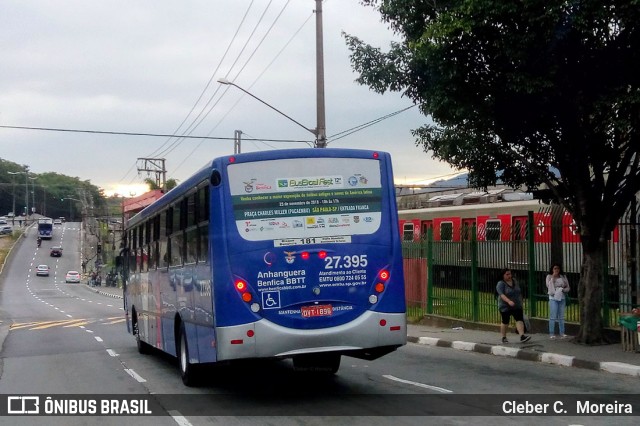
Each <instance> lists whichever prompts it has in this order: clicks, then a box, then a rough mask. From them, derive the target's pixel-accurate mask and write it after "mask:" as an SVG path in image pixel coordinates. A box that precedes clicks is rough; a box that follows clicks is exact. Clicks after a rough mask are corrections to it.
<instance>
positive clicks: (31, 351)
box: [0, 223, 640, 426]
mask: <svg viewBox="0 0 640 426" xmlns="http://www.w3.org/2000/svg"><path fill="white" fill-rule="evenodd" d="M32 232H33V231H32ZM79 232H80V231H79V224H77V223H66V224H64V225H62V226H56V232H55V237H54V240H53V241H51V242H47V241H45V242H43V245H42V247H41V248H40V249H38V248H37V247H36V244H35V234H34V235H31V236H28V237H27V238H26V239H25V240H24V241H22V242H21V244H19V245H18V246H17V247H16V248H15V250H16V251H15V252H14V253H12V256H11V260H10V263H9V264H8V265H6V267H5V269H4V271H3V273H2V277H1V278H0V320H1V321H2V328H1V330H2V335H1V336H0V339H3V342H2V351H1V352H0V357H1V358H0V360H1V364H0V367H1V371H0V373H1V375H0V395H16V394H17V395H22V394H30V395H32V394H39V395H42V394H52V395H60V394H72V395H84V396H85V397H87V398H91V397H93V396H100V395H114V394H118V395H127V396H136V395H138V396H140V397H144V398H148V399H150V400H152V401H153V402H154V403H155V404H156V405H155V406H158V407H160V409H161V412H160V414H162V415H161V416H157V417H156V416H153V417H126V418H123V417H102V416H77V417H62V416H60V417H56V416H54V417H28V418H27V417H12V418H10V419H9V420H11V421H10V424H16V425H22V424H24V425H31V424H33V425H44V424H46V425H51V424H60V425H76V424H77V425H84V424H88V425H92V424H96V425H97V424H100V425H111V424H114V425H116V424H117V425H120V424H122V423H123V422H127V423H131V424H134V425H146V424H150V425H151V424H153V425H176V424H179V425H184V426H188V425H210V424H225V425H234V424H238V425H244V424H256V425H258V424H283V425H287V424H292V425H293V424H295V425H315V424H322V425H326V424H347V423H349V424H354V425H359V424H363V425H364V424H367V425H371V424H373V425H382V424H384V425H386V424H389V423H390V422H393V423H394V424H401V425H404V424H406V425H423V424H492V425H494V424H498V425H500V424H505V425H506V424H513V423H515V422H517V423H521V424H536V425H537V424H540V423H541V422H544V423H545V424H558V425H567V424H589V425H593V424H609V423H611V422H612V421H614V422H615V424H617V425H623V424H637V417H635V418H630V417H616V418H615V419H614V420H612V419H611V418H610V417H607V416H602V417H593V416H581V417H561V416H548V417H544V418H541V417H537V416H527V417H519V416H515V415H505V414H504V413H503V412H502V411H503V404H504V403H507V404H510V401H511V400H514V399H518V400H520V399H523V398H524V399H527V398H529V397H528V396H527V395H533V397H532V398H533V399H532V400H533V401H534V402H535V401H538V400H539V399H540V398H543V397H545V398H550V399H551V402H552V403H553V402H554V401H561V402H562V403H563V404H567V405H568V404H573V403H574V402H573V401H572V398H573V396H574V395H584V394H592V395H591V396H589V395H584V398H588V399H594V398H595V399H601V398H602V397H601V396H600V397H595V396H594V395H604V396H605V400H608V398H606V396H607V395H623V396H624V395H635V400H636V401H638V400H640V398H637V394H638V392H639V391H640V386H639V385H640V383H639V382H638V380H637V378H633V377H624V376H621V377H618V376H612V375H610V374H606V373H602V372H597V371H591V370H580V369H568V368H563V367H559V366H555V365H545V364H542V363H528V362H525V361H519V360H515V359H505V358H502V357H491V356H487V355H482V354H477V353H468V352H459V351H453V350H450V349H446V348H437V347H428V346H422V345H414V344H409V345H407V346H406V347H404V348H402V349H400V350H398V351H396V352H395V353H392V354H390V355H388V356H386V357H383V358H381V359H379V360H375V361H364V360H359V359H353V358H348V357H344V358H343V360H342V366H341V369H340V371H339V372H338V374H337V375H336V376H334V377H330V378H319V377H315V376H306V375H300V374H295V373H294V372H293V369H292V366H291V363H290V362H289V361H261V362H252V363H248V362H247V363H239V364H237V365H233V366H218V367H216V368H208V369H206V370H205V371H204V372H203V383H202V385H201V386H199V387H195V388H187V387H185V386H184V385H183V384H182V382H181V380H180V376H179V373H178V369H177V366H176V364H175V360H174V359H173V358H171V357H168V356H164V355H162V354H159V353H153V354H150V355H141V354H139V353H138V352H137V348H136V345H135V341H134V339H133V337H132V336H131V335H130V334H128V333H127V331H126V327H125V323H124V313H123V310H122V301H121V300H119V299H114V298H110V297H107V296H104V295H101V294H97V293H95V292H92V291H91V290H90V289H89V288H87V287H86V286H85V285H83V284H66V283H64V274H65V273H66V271H67V270H69V269H79V264H80V259H79V252H80V247H79V241H80V238H79V236H80V233H79ZM52 245H62V247H63V248H64V251H63V256H62V257H61V258H51V257H49V251H48V248H49V247H50V246H52ZM40 263H45V264H48V265H49V266H50V267H51V271H52V272H51V275H50V276H49V277H36V276H35V275H34V270H35V267H36V266H37V265H38V264H40ZM580 398H582V396H580ZM612 398H613V397H612ZM529 399H531V398H529ZM610 399H611V398H610ZM634 410H640V407H638V406H635V407H634ZM443 414H447V416H444V415H443ZM636 415H637V414H636ZM3 420H7V419H3V418H0V424H5V422H4V421H3ZM7 424H9V423H7Z"/></svg>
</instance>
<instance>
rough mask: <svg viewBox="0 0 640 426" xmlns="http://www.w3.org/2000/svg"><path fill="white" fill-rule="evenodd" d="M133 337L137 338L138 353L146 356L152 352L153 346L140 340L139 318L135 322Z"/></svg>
mask: <svg viewBox="0 0 640 426" xmlns="http://www.w3.org/2000/svg"><path fill="white" fill-rule="evenodd" d="M133 335H134V336H135V337H136V346H138V353H140V354H143V355H145V354H148V353H149V352H151V346H149V344H148V343H146V342H143V341H142V340H141V339H140V327H139V326H138V317H137V316H136V317H135V319H134V321H133Z"/></svg>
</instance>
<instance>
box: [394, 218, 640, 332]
mask: <svg viewBox="0 0 640 426" xmlns="http://www.w3.org/2000/svg"><path fill="white" fill-rule="evenodd" d="M530 218H531V216H530ZM532 222H533V221H532V220H529V222H528V223H527V233H526V236H525V237H524V238H522V237H518V238H516V237H514V236H517V235H519V236H522V235H523V233H522V232H520V230H516V229H514V230H508V233H509V234H510V235H512V237H511V239H507V240H506V241H477V240H476V237H475V235H476V233H475V230H473V232H470V233H468V234H469V239H468V240H467V241H455V242H454V241H435V240H434V238H433V233H432V232H428V233H427V237H426V238H425V239H424V240H422V241H419V242H403V257H404V273H405V288H406V299H407V311H408V315H409V316H410V317H414V318H415V317H422V316H424V315H427V314H430V315H441V316H446V317H452V318H459V319H464V320H467V321H474V322H485V323H498V322H499V320H500V315H499V312H498V310H497V300H496V294H495V288H496V284H497V282H498V281H499V280H500V279H501V278H502V277H501V276H500V271H501V269H502V268H505V267H508V268H511V270H512V271H513V274H514V277H515V279H516V280H517V281H518V282H519V284H520V287H521V288H522V291H523V297H524V305H525V312H526V313H527V314H528V315H529V316H530V317H531V318H542V319H547V318H548V315H549V312H548V310H549V307H548V306H549V304H548V300H549V298H548V295H547V290H546V285H545V277H546V275H547V273H548V270H549V267H550V265H549V263H550V259H552V258H553V259H558V257H559V256H562V257H560V258H561V259H562V262H560V263H562V265H563V269H564V270H565V273H566V275H567V278H568V280H569V282H570V286H571V291H570V292H569V302H570V303H569V304H568V306H567V310H566V316H565V318H566V321H567V322H575V323H578V322H579V319H580V312H579V306H578V299H577V297H578V283H579V281H580V268H581V263H582V247H581V244H580V243H579V242H578V243H576V242H575V241H574V242H569V243H567V242H562V243H561V244H560V245H558V244H554V243H541V242H534V238H533V235H534V234H533V233H534V232H536V231H537V229H536V225H535V224H534V223H532ZM512 231H513V232H512ZM503 232H504V230H503ZM570 232H573V233H575V227H573V228H571V227H570V226H568V225H563V226H562V229H557V230H555V235H560V236H562V235H567V233H570ZM607 251H608V256H607V259H606V264H605V269H606V271H607V275H606V279H605V280H604V288H603V295H604V296H603V301H602V316H603V321H604V324H605V326H606V327H617V326H618V319H619V317H620V314H621V313H623V314H624V313H626V312H629V311H631V309H632V308H633V307H636V306H638V304H637V303H638V282H639V281H640V276H639V271H638V268H637V265H638V252H639V251H640V247H639V246H638V241H637V238H636V226H635V223H621V224H620V225H618V227H617V229H616V231H615V232H614V233H613V235H612V238H611V239H610V240H609V242H608V250H607ZM552 253H553V255H552Z"/></svg>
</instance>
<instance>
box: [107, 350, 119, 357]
mask: <svg viewBox="0 0 640 426" xmlns="http://www.w3.org/2000/svg"><path fill="white" fill-rule="evenodd" d="M107 353H108V354H109V355H111V356H120V355H118V354H117V353H116V351H114V350H113V349H107Z"/></svg>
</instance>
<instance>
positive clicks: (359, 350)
mask: <svg viewBox="0 0 640 426" xmlns="http://www.w3.org/2000/svg"><path fill="white" fill-rule="evenodd" d="M249 335H252V337H248V336H249ZM406 343H407V325H406V315H405V314H404V313H382V312H373V311H368V312H366V313H364V314H363V315H361V316H360V317H359V318H357V319H355V320H354V321H351V322H349V323H347V324H343V325H340V326H336V327H329V328H322V329H314V330H304V329H291V328H287V327H282V326H280V325H277V324H275V323H273V322H271V321H268V320H264V319H263V320H260V321H258V322H255V323H251V324H245V325H240V326H233V327H221V328H218V329H217V348H218V360H219V361H223V360H233V359H243V358H290V357H293V356H296V355H302V354H311V353H321V352H333V353H340V354H343V355H349V356H353V357H356V358H363V359H369V360H372V359H376V358H379V357H380V356H383V355H385V354H387V353H389V352H392V351H393V350H395V349H397V348H398V347H400V346H402V345H404V344H406Z"/></svg>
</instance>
